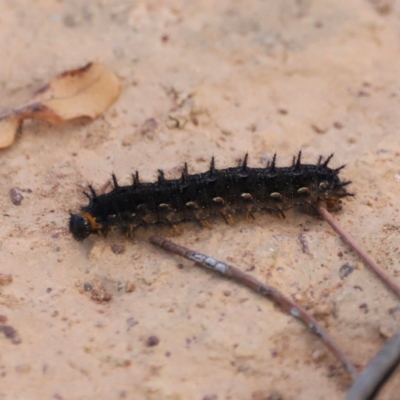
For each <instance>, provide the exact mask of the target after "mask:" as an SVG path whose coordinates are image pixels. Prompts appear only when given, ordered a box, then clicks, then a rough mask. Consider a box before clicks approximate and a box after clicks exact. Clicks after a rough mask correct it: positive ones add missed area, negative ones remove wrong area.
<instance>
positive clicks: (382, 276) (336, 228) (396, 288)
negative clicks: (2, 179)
mask: <svg viewBox="0 0 400 400" xmlns="http://www.w3.org/2000/svg"><path fill="white" fill-rule="evenodd" d="M318 211H319V213H320V215H321V217H322V218H323V219H324V220H325V221H326V222H327V223H328V224H329V225H330V226H331V227H332V229H333V230H334V231H335V232H336V233H337V234H338V235H339V236H340V237H341V238H342V239H343V240H344V241H345V242H346V243H347V244H348V245H349V246H350V248H351V249H352V250H353V251H354V252H355V253H357V254H358V255H359V257H360V258H361V259H362V260H363V261H364V262H365V264H367V265H368V266H369V267H370V268H371V269H372V270H373V271H374V272H375V274H376V275H378V277H379V278H380V279H381V280H382V281H383V283H385V284H386V285H387V286H388V287H389V288H390V289H392V291H393V292H394V293H395V294H396V295H397V297H400V286H399V285H398V284H397V283H396V282H394V281H393V280H392V278H391V277H390V276H389V275H388V274H387V273H386V272H385V271H384V270H383V269H382V268H381V267H380V266H379V265H378V264H377V263H376V262H375V261H374V260H373V259H372V258H371V257H370V256H369V255H368V254H367V253H366V252H365V251H364V250H363V249H362V248H361V246H360V245H359V244H358V243H357V242H356V241H355V240H354V239H352V238H351V237H350V235H349V234H348V233H347V232H345V231H344V230H343V228H342V227H341V226H340V225H339V224H338V223H337V222H336V221H335V219H334V218H333V217H332V215H331V214H330V212H329V211H328V210H327V209H326V208H325V207H322V206H321V207H319V208H318Z"/></svg>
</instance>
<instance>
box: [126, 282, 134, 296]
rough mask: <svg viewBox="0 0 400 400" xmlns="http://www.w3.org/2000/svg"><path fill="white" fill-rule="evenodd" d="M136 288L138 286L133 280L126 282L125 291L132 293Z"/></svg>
mask: <svg viewBox="0 0 400 400" xmlns="http://www.w3.org/2000/svg"><path fill="white" fill-rule="evenodd" d="M135 289H136V286H135V284H134V283H133V282H131V281H127V282H126V283H125V292H126V293H132V292H133V291H134V290H135Z"/></svg>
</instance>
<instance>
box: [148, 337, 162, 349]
mask: <svg viewBox="0 0 400 400" xmlns="http://www.w3.org/2000/svg"><path fill="white" fill-rule="evenodd" d="M158 343H160V339H159V338H158V337H157V336H149V337H148V338H147V340H146V344H147V346H149V347H154V346H157V345H158Z"/></svg>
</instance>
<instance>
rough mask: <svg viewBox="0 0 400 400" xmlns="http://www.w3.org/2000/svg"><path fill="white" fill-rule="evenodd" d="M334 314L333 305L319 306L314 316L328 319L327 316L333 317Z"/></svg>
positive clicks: (316, 307) (315, 309)
mask: <svg viewBox="0 0 400 400" xmlns="http://www.w3.org/2000/svg"><path fill="white" fill-rule="evenodd" d="M332 313H333V305H332V304H318V305H316V306H315V308H314V313H313V314H314V316H315V317H326V316H327V315H331V314H332Z"/></svg>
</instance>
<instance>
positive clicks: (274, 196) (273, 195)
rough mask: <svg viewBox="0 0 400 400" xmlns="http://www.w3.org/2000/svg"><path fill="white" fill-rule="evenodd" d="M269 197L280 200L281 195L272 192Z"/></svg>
mask: <svg viewBox="0 0 400 400" xmlns="http://www.w3.org/2000/svg"><path fill="white" fill-rule="evenodd" d="M270 196H271V197H272V198H274V199H278V200H282V195H281V194H280V193H278V192H272V193H271V194H270Z"/></svg>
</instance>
